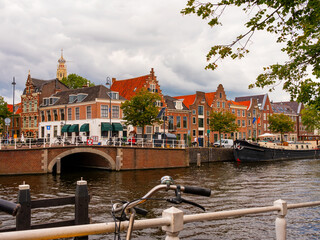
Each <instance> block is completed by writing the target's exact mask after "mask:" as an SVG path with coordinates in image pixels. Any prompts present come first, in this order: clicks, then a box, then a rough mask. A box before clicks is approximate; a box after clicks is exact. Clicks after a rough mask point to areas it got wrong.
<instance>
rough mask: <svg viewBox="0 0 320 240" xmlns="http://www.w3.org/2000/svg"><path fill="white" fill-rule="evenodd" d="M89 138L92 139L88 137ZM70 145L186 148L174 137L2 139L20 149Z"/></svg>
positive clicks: (3, 143) (3, 145) (0, 142)
mask: <svg viewBox="0 0 320 240" xmlns="http://www.w3.org/2000/svg"><path fill="white" fill-rule="evenodd" d="M88 139H91V138H90V137H88ZM68 145H76V146H79V145H102V146H127V147H148V148H185V147H186V143H185V141H184V140H173V139H145V138H117V137H113V138H101V139H100V141H99V142H98V143H90V144H89V142H88V141H87V140H83V139H82V138H80V137H55V138H37V139H36V138H15V139H0V150H1V149H19V148H34V147H38V148H39V147H44V148H45V147H56V146H68Z"/></svg>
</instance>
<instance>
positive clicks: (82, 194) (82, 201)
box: [75, 178, 90, 240]
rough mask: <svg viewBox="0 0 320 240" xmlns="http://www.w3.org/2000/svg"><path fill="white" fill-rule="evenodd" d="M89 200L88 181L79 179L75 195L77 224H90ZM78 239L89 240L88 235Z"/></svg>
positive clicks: (77, 238)
mask: <svg viewBox="0 0 320 240" xmlns="http://www.w3.org/2000/svg"><path fill="white" fill-rule="evenodd" d="M89 202H90V196H89V193H88V187H87V181H84V180H82V178H81V180H80V181H77V188H76V196H75V225H81V224H89V223H90V219H89ZM75 239H76V240H87V239H88V236H82V237H76V238H75Z"/></svg>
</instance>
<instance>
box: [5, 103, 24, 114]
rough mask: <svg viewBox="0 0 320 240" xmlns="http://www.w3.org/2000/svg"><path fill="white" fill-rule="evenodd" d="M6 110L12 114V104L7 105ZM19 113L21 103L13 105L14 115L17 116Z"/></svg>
mask: <svg viewBox="0 0 320 240" xmlns="http://www.w3.org/2000/svg"><path fill="white" fill-rule="evenodd" d="M7 107H8V110H9V111H10V112H13V105H12V104H7ZM19 113H21V103H17V104H15V113H14V114H19Z"/></svg>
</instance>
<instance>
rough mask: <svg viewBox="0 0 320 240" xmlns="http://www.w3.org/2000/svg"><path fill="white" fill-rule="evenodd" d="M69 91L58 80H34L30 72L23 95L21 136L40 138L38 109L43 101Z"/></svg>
mask: <svg viewBox="0 0 320 240" xmlns="http://www.w3.org/2000/svg"><path fill="white" fill-rule="evenodd" d="M67 89H68V87H67V86H65V85H64V84H63V83H62V82H60V81H59V80H58V79H51V80H41V79H36V78H32V77H31V74H30V71H29V73H28V78H27V81H26V87H25V89H24V91H23V94H22V95H21V105H22V112H21V121H22V126H21V134H24V137H28V138H37V137H38V126H39V125H38V123H39V111H38V109H39V106H40V103H42V101H43V99H44V98H47V97H49V96H51V95H52V94H55V93H57V92H59V91H64V90H67ZM18 137H20V136H18Z"/></svg>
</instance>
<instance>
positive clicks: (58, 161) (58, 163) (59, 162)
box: [56, 158, 61, 174]
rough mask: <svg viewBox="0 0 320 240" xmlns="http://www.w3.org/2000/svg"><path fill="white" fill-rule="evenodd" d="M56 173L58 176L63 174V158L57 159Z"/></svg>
mask: <svg viewBox="0 0 320 240" xmlns="http://www.w3.org/2000/svg"><path fill="white" fill-rule="evenodd" d="M56 171H57V174H60V173H61V158H58V159H57V163H56Z"/></svg>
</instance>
